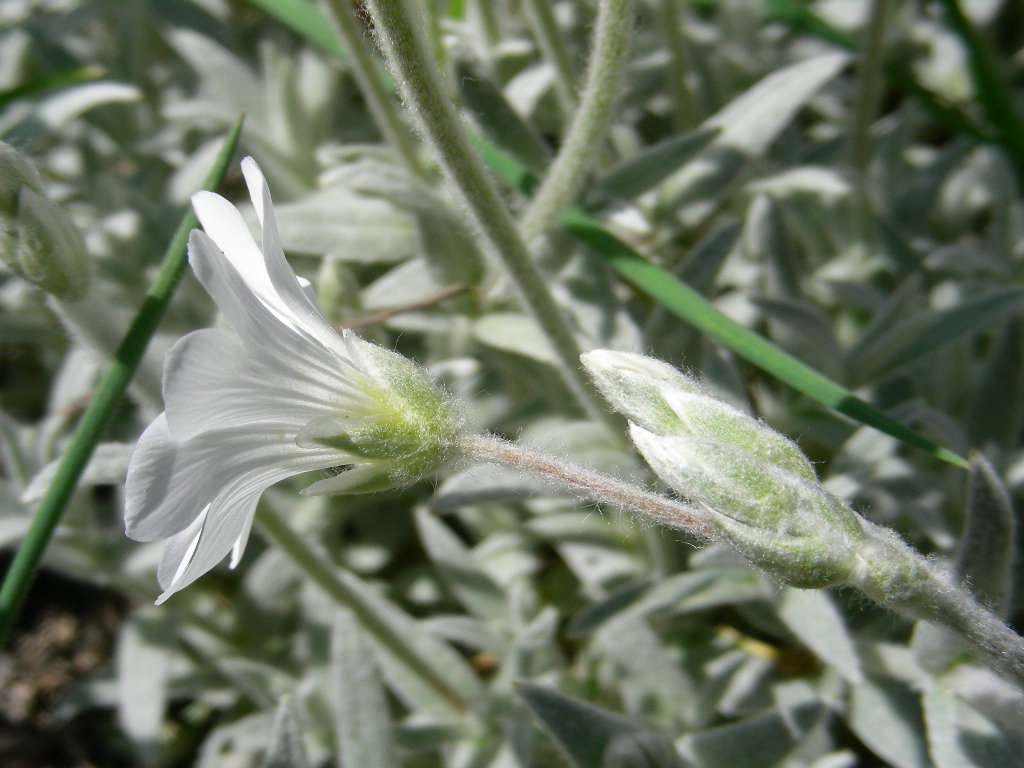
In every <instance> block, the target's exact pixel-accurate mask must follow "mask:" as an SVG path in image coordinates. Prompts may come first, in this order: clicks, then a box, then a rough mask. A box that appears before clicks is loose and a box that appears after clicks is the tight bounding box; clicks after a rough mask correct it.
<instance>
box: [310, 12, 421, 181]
mask: <svg viewBox="0 0 1024 768" xmlns="http://www.w3.org/2000/svg"><path fill="white" fill-rule="evenodd" d="M323 5H324V7H325V9H326V10H327V16H328V18H330V19H331V21H332V22H333V24H334V29H335V30H336V31H337V33H338V35H339V36H340V37H341V39H342V40H343V41H344V42H345V50H346V52H347V53H348V57H349V64H350V66H351V67H352V76H353V77H354V78H355V80H356V84H357V85H358V86H359V90H360V92H361V93H362V94H363V96H364V98H365V99H366V105H367V107H369V109H370V114H372V115H373V119H374V122H376V123H377V127H378V128H380V132H381V133H382V134H383V135H384V140H385V141H386V142H387V143H388V144H389V145H390V146H391V148H392V149H394V150H395V152H397V153H398V156H399V158H401V160H402V164H403V165H404V166H405V167H406V170H408V171H409V172H410V173H412V174H413V175H414V176H416V177H418V178H423V177H425V176H426V169H425V168H424V167H423V162H422V160H420V157H419V155H418V154H417V153H416V147H415V146H414V145H413V143H412V137H411V136H410V135H409V129H408V128H407V127H406V125H405V122H404V121H403V120H402V117H401V115H400V114H399V111H398V109H397V108H396V106H395V102H394V99H393V98H392V95H391V92H390V89H389V88H388V87H387V85H386V84H385V83H384V78H383V77H382V76H381V73H380V71H379V70H378V69H377V63H376V62H374V60H373V56H372V55H371V54H370V51H369V48H368V46H367V45H366V43H365V42H364V36H365V33H364V31H363V29H362V27H361V26H360V24H359V21H358V19H357V18H356V9H355V5H354V4H353V0H323Z"/></svg>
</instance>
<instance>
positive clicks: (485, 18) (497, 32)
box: [472, 0, 501, 47]
mask: <svg viewBox="0 0 1024 768" xmlns="http://www.w3.org/2000/svg"><path fill="white" fill-rule="evenodd" d="M472 7H473V8H475V9H476V13H477V15H479V17H480V25H481V26H482V27H483V30H484V38H485V39H486V40H487V45H488V46H490V47H494V46H495V45H497V44H498V42H499V41H500V40H501V27H500V26H499V25H498V17H497V15H495V13H494V0H476V2H475V3H473V6H472Z"/></svg>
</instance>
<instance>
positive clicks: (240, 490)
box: [158, 456, 330, 602]
mask: <svg viewBox="0 0 1024 768" xmlns="http://www.w3.org/2000/svg"><path fill="white" fill-rule="evenodd" d="M327 466H330V464H329V463H328V462H325V461H324V460H323V458H321V459H320V460H314V459H312V458H311V457H308V456H295V457H292V458H290V459H282V460H279V461H277V462H275V463H274V464H272V465H264V466H260V467H258V468H253V469H251V470H250V471H247V472H245V473H243V474H239V475H236V476H235V477H233V478H232V479H231V480H230V481H229V482H228V483H227V484H226V485H225V486H224V487H223V489H222V490H221V491H220V492H219V493H218V494H217V496H216V497H215V498H214V499H213V500H212V501H211V503H210V506H209V508H208V510H206V511H205V520H203V523H202V526H201V528H200V530H199V531H198V532H195V530H194V528H190V529H189V532H188V533H191V534H192V536H191V538H189V537H188V535H187V534H186V533H182V534H179V535H178V536H176V537H174V539H172V540H171V542H169V543H168V547H167V550H166V551H165V553H164V558H163V560H162V561H161V563H160V569H159V571H158V577H159V580H160V586H162V587H163V588H164V594H162V595H161V596H160V601H161V602H162V601H163V600H166V599H167V598H168V597H169V596H170V595H171V594H173V593H174V592H177V591H178V590H180V589H183V588H184V587H187V586H188V585H189V584H191V583H192V582H194V581H195V580H196V579H198V578H199V577H200V576H202V575H203V574H204V573H206V572H207V571H209V570H210V569H212V568H213V567H214V566H216V565H217V564H218V563H219V562H221V561H222V560H223V559H224V558H225V557H227V556H228V554H229V553H230V552H232V551H233V550H234V551H236V552H238V553H239V556H240V554H241V550H242V548H244V545H245V541H244V540H245V539H247V538H248V533H249V530H250V528H251V526H252V518H253V515H254V514H255V510H256V504H257V503H258V502H259V500H260V497H261V496H262V495H263V492H264V491H265V490H266V489H267V488H269V487H270V486H271V485H273V484H274V483H276V482H278V481H280V480H283V479H284V478H286V477H291V476H292V475H296V474H299V473H301V472H306V471H309V470H311V469H323V468H325V467H327ZM186 555H188V557H187V558H186Z"/></svg>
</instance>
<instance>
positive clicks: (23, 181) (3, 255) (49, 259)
mask: <svg viewBox="0 0 1024 768" xmlns="http://www.w3.org/2000/svg"><path fill="white" fill-rule="evenodd" d="M0 259H3V261H4V263H6V264H7V266H8V267H10V268H11V271H13V272H14V273H15V274H16V275H18V276H19V277H21V278H23V279H25V280H28V281H29V282H31V283H34V284H36V285H38V286H39V287H40V288H42V289H43V290H44V291H46V292H48V293H52V294H53V295H54V296H56V297H57V298H59V299H63V300H73V299H78V298H81V297H82V296H83V295H84V294H85V291H86V289H87V288H88V285H89V262H88V257H87V255H86V251H85V243H84V242H83V241H82V236H81V233H80V232H79V231H78V229H77V227H75V225H74V224H73V223H72V222H71V220H70V219H69V218H68V216H67V214H66V213H65V212H64V211H63V210H62V209H61V208H60V207H59V206H57V205H55V204H54V203H53V202H52V201H50V200H49V199H48V198H47V197H46V196H45V195H44V193H43V189H42V180H41V179H40V178H39V174H38V173H36V171H35V169H34V168H33V167H32V166H31V165H30V164H29V163H28V162H27V161H26V160H25V159H24V158H23V157H22V156H21V155H20V154H19V153H18V152H17V151H16V150H14V148H12V147H10V146H9V145H7V144H4V143H2V142H0Z"/></svg>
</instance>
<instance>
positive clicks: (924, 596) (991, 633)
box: [847, 521, 1024, 685]
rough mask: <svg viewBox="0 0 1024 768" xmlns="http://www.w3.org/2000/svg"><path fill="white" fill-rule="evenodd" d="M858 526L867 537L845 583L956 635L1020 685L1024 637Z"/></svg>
mask: <svg viewBox="0 0 1024 768" xmlns="http://www.w3.org/2000/svg"><path fill="white" fill-rule="evenodd" d="M862 526H863V528H864V531H865V533H867V538H866V539H865V540H864V543H863V545H862V546H861V547H859V548H858V551H857V552H856V553H855V557H856V560H857V562H858V565H857V567H856V568H854V570H853V572H852V573H851V574H850V575H849V577H848V579H847V583H848V584H850V585H851V586H853V587H856V588H857V589H859V590H860V591H861V592H863V593H864V594H865V595H867V596H868V597H870V598H871V599H872V600H874V601H875V602H877V603H880V604H881V605H884V606H886V607H887V608H890V609H892V610H894V611H897V612H899V613H903V614H906V615H909V616H911V617H913V618H915V619H923V620H925V621H931V622H934V623H936V624H940V625H942V626H945V627H948V628H950V629H952V630H954V631H956V632H957V633H959V634H960V635H961V636H963V637H964V638H965V639H966V640H968V641H969V642H970V643H971V644H972V645H973V646H974V649H975V650H976V651H978V652H979V655H980V656H981V657H982V658H984V659H985V660H986V661H988V662H989V663H990V664H991V665H992V667H993V668H994V669H995V670H996V671H998V672H1000V673H1001V674H1003V675H1004V676H1006V677H1007V678H1008V679H1010V680H1013V681H1014V682H1015V683H1016V684H1017V685H1024V638H1022V637H1021V636H1020V635H1018V634H1017V633H1016V632H1014V631H1013V630H1012V629H1010V628H1009V627H1008V626H1007V625H1006V624H1005V623H1004V622H1003V620H1002V619H1000V618H999V617H998V616H997V615H996V614H995V613H993V612H992V611H990V610H989V609H988V608H985V607H984V606H983V605H982V604H981V603H979V602H978V601H977V600H976V599H975V598H974V596H973V595H972V594H971V593H970V592H969V591H968V590H967V589H966V588H965V587H964V586H963V585H962V584H960V583H959V582H958V581H957V580H956V579H955V577H953V576H952V575H947V574H945V573H943V572H942V571H941V570H940V569H939V568H938V567H937V566H936V565H935V564H933V563H932V562H930V561H929V560H927V559H925V558H924V557H923V556H922V555H920V554H919V553H917V552H916V551H915V550H913V549H912V548H911V547H910V546H909V545H907V544H906V543H905V542H903V541H902V540H901V539H900V538H899V537H898V536H897V535H896V534H894V533H893V532H892V531H890V530H888V529H887V528H883V527H881V526H877V525H874V524H872V523H868V522H867V521H862Z"/></svg>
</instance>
